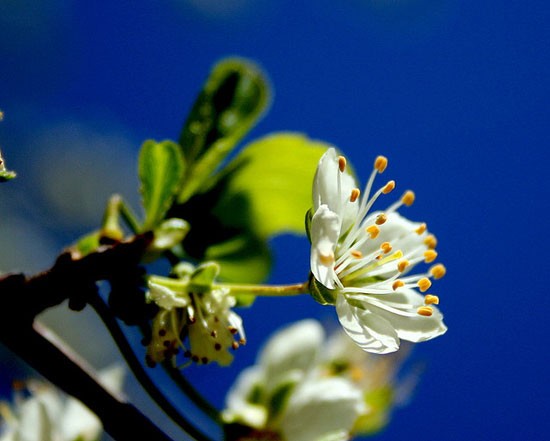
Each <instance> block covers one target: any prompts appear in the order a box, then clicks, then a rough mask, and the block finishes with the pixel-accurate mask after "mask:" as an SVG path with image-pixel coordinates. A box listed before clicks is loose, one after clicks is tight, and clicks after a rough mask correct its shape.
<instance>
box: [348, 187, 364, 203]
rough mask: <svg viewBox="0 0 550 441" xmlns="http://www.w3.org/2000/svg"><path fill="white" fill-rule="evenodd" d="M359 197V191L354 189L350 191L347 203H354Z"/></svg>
mask: <svg viewBox="0 0 550 441" xmlns="http://www.w3.org/2000/svg"><path fill="white" fill-rule="evenodd" d="M359 196H361V190H359V189H358V188H354V189H353V190H351V195H350V197H349V201H350V202H355V201H356V200H357V199H359Z"/></svg>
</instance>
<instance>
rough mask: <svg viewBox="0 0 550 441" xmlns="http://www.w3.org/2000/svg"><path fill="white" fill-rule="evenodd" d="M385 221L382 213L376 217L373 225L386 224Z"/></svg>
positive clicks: (385, 218)
mask: <svg viewBox="0 0 550 441" xmlns="http://www.w3.org/2000/svg"><path fill="white" fill-rule="evenodd" d="M387 220H388V217H387V216H386V215H385V214H384V213H382V214H379V215H378V216H376V220H375V221H374V223H375V224H376V225H383V224H385V223H386V221H387Z"/></svg>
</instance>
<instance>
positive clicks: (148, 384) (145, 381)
mask: <svg viewBox="0 0 550 441" xmlns="http://www.w3.org/2000/svg"><path fill="white" fill-rule="evenodd" d="M89 303H90V305H91V306H92V307H93V308H94V310H95V311H96V313H97V314H98V315H99V317H100V318H101V319H102V320H103V323H104V324H105V326H106V327H107V329H108V330H109V332H110V333H111V336H112V337H113V340H114V341H115V343H116V344H117V346H118V348H119V350H120V352H121V353H122V355H123V357H124V358H125V360H126V363H127V364H128V366H129V367H130V369H131V370H132V372H133V374H134V375H135V377H136V379H137V380H138V381H139V383H140V384H141V386H142V387H143V388H144V389H145V390H146V391H147V393H148V394H149V396H150V397H151V398H152V399H153V400H154V401H155V402H156V403H157V404H158V405H159V407H160V408H161V409H162V410H163V411H164V412H165V413H166V414H167V415H168V416H169V417H170V418H171V419H172V421H174V422H175V423H176V424H177V425H178V426H180V427H181V428H182V429H183V430H184V431H185V432H186V433H188V434H189V435H191V436H192V437H193V439H194V440H197V441H211V440H210V438H209V437H207V436H206V435H204V434H203V433H202V432H201V431H199V430H198V429H197V428H196V427H195V426H194V425H193V424H192V423H191V422H190V421H189V420H188V419H187V418H186V417H185V416H184V415H183V414H182V413H180V412H179V411H178V409H177V408H176V407H175V406H174V405H173V404H172V403H171V402H170V401H169V400H168V399H167V398H166V397H165V395H164V393H163V392H162V391H161V390H160V389H159V388H158V387H157V385H156V384H155V383H154V382H153V380H152V379H151V378H150V377H149V375H148V373H147V372H146V371H145V369H144V368H143V366H142V364H141V363H140V361H139V360H138V358H137V357H136V355H135V353H134V351H133V350H132V348H131V347H130V344H129V343H128V341H127V340H126V337H125V335H124V333H123V331H122V329H121V328H120V326H119V324H118V322H117V320H116V318H115V317H114V316H113V315H112V314H111V311H110V310H109V308H108V306H107V305H106V304H105V302H104V301H103V299H102V298H101V297H100V296H99V294H97V295H95V296H94V297H91V298H90V299H89Z"/></svg>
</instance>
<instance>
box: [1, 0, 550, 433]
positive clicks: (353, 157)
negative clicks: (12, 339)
mask: <svg viewBox="0 0 550 441" xmlns="http://www.w3.org/2000/svg"><path fill="white" fill-rule="evenodd" d="M221 3H228V2H219V1H214V0H188V1H184V0H161V1H157V2H149V1H144V0H133V1H132V2H107V1H99V2H83V1H65V0H52V1H50V2H47V5H46V2H34V4H33V2H24V3H23V2H16V1H13V2H2V4H1V5H0V85H1V87H0V108H1V109H2V110H3V111H4V113H5V119H4V121H3V122H2V123H1V124H0V144H1V147H2V151H3V153H4V156H5V157H6V159H7V162H8V165H9V166H10V168H13V169H15V170H17V171H18V172H19V178H18V179H17V180H16V181H14V182H12V183H10V184H5V185H3V186H2V188H1V194H0V204H1V205H0V207H1V208H0V209H1V213H2V217H1V218H0V244H1V246H0V248H1V249H2V250H3V251H2V253H0V254H1V256H0V264H1V266H0V268H1V269H2V270H11V269H15V268H18V269H23V270H29V271H34V270H37V269H41V268H44V267H46V266H48V265H49V264H51V262H52V259H53V257H54V255H55V253H56V252H57V251H58V250H59V249H60V248H61V247H62V246H63V245H64V244H66V243H68V242H70V241H71V240H74V238H76V237H77V236H78V235H79V234H81V233H83V232H85V231H87V230H89V229H90V228H93V227H94V226H96V225H97V223H98V222H99V220H100V217H101V206H102V204H103V203H104V201H105V200H106V198H107V197H108V195H109V194H111V193H113V192H115V191H118V192H122V193H123V194H125V196H126V197H127V198H128V199H129V200H130V201H133V202H134V203H137V202H136V201H137V196H136V186H137V184H136V183H137V180H136V177H135V157H136V154H137V151H138V149H139V146H140V144H141V142H142V140H143V139H145V138H156V139H164V138H172V139H175V138H176V137H177V136H178V134H179V130H180V127H181V124H182V122H183V120H184V118H185V116H186V114H187V111H188V110H189V108H190V106H191V104H192V102H193V100H194V98H195V96H196V94H197V92H198V90H199V87H200V85H201V84H202V82H203V80H204V78H205V76H206V74H207V72H208V71H209V69H210V67H211V65H212V64H213V63H214V62H215V61H216V60H218V59H219V58H221V57H224V56H227V55H240V56H244V57H249V58H251V59H253V60H255V61H257V62H258V63H259V64H260V65H262V66H263V68H264V69H265V71H266V72H267V73H268V74H269V76H270V78H271V82H272V84H273V87H274V90H275V96H274V101H273V105H272V108H271V110H270V112H269V113H268V115H267V116H266V117H265V118H264V119H263V120H262V121H261V122H260V124H259V125H258V126H257V127H256V128H255V129H254V130H253V132H252V133H251V135H250V137H249V139H252V138H253V137H256V136H260V135H263V134H267V133H269V132H273V131H280V130H293V131H299V132H304V133H306V134H308V135H309V136H311V137H313V138H317V139H321V140H325V141H328V142H331V143H334V144H335V145H337V146H338V147H339V148H341V149H342V150H343V151H345V152H346V154H347V156H348V158H349V160H350V161H351V162H352V163H353V164H354V166H355V168H356V170H357V171H358V174H359V176H360V177H361V178H362V179H363V181H364V179H366V177H367V176H368V173H369V172H370V169H371V164H372V160H373V158H374V157H375V156H376V155H378V154H384V155H385V156H387V157H388V158H389V159H390V167H389V169H388V172H387V175H388V176H389V175H390V174H391V176H392V177H393V178H395V179H396V181H397V183H398V185H400V187H401V188H402V189H403V188H409V187H410V188H413V189H414V190H415V192H416V195H417V202H416V203H415V205H414V206H413V207H411V208H410V209H408V210H407V215H408V216H409V217H410V218H413V219H416V220H426V221H427V222H428V224H429V227H430V229H431V230H432V231H433V232H434V233H435V234H436V235H437V236H438V239H439V243H440V245H439V247H438V249H439V252H440V256H441V258H442V261H443V262H444V263H445V264H446V266H447V268H448V275H447V276H446V278H444V279H443V280H442V281H441V282H439V283H438V284H437V293H438V294H439V295H440V297H441V300H442V303H441V309H442V310H443V312H444V313H445V316H446V323H447V325H448V326H449V332H448V333H447V335H446V336H444V337H442V338H440V339H437V340H435V341H432V342H429V343H425V344H422V345H419V346H418V348H417V349H416V350H415V357H416V359H418V360H422V361H424V362H426V363H427V368H426V371H425V374H424V376H423V378H422V380H421V382H420V385H419V387H418V388H417V390H416V393H415V396H414V398H413V401H412V402H411V404H410V405H409V406H408V407H406V408H404V409H402V410H399V411H398V412H396V413H395V415H394V420H393V423H392V424H391V425H390V426H389V427H388V429H387V430H386V431H385V432H383V433H382V434H380V435H378V436H377V437H376V438H375V439H377V440H402V439H403V440H405V439H411V438H412V439H423V440H424V441H431V440H438V441H441V440H443V441H452V440H465V439H476V440H504V439H505V440H525V439H530V440H543V439H547V438H548V432H549V429H550V423H549V420H548V417H547V415H548V410H549V406H548V397H549V392H550V391H549V387H548V385H549V381H548V380H549V378H548V373H547V372H548V362H549V357H548V319H547V315H548V310H549V308H550V301H549V295H548V281H547V277H546V276H547V270H546V269H545V268H546V265H545V264H546V263H547V262H546V261H544V260H543V259H544V258H546V252H547V250H548V245H549V242H548V238H547V236H546V234H545V233H544V231H545V230H544V228H546V227H547V224H548V221H547V219H548V218H547V209H548V204H549V188H548V184H547V183H546V177H547V168H548V165H549V155H548V153H547V147H548V144H549V132H548V122H549V116H550V112H549V106H548V102H549V98H550V88H549V85H550V82H549V81H548V78H549V77H550V61H549V50H548V46H549V36H550V32H549V30H548V23H549V21H550V6H548V3H547V2H544V1H542V0H535V1H530V2H515V1H504V2H502V1H498V2H497V1H494V0H490V1H487V2H477V1H469V0H462V1H458V0H440V1H429V0H393V1H391V0H387V1H384V0H341V1H339V2H334V1H328V0H318V1H304V2H291V1H271V0H257V1H248V0H237V1H234V2H231V3H232V4H231V5H226V6H221V5H220V4H221ZM90 183H91V185H90ZM77 201H78V205H77ZM52 208H53V209H52ZM273 244H274V247H275V252H276V256H277V262H276V267H275V270H274V273H273V277H272V280H273V281H276V282H281V283H283V282H295V281H301V280H302V279H303V278H304V275H305V274H307V271H308V259H309V257H308V254H309V249H308V244H307V242H306V241H305V239H297V238H293V237H282V238H278V239H276V240H274V241H273ZM333 313H334V311H333V310H331V309H329V308H322V307H320V306H317V305H315V304H313V302H312V301H311V300H310V299H307V298H303V299H302V298H300V299H290V300H273V299H269V300H268V299H264V300H260V301H258V302H257V304H256V305H255V306H254V308H253V309H252V310H250V311H246V312H244V313H243V316H244V317H245V320H246V327H247V330H248V337H249V340H250V345H249V346H248V347H247V348H246V349H243V350H242V352H241V351H240V352H241V353H240V354H239V357H238V358H237V361H236V363H235V366H234V367H232V368H231V369H228V370H227V371H224V372H222V373H220V370H219V369H217V370H216V369H210V368H208V369H207V370H205V373H204V374H203V373H202V372H201V373H200V375H198V374H195V373H193V377H194V378H195V380H196V381H197V382H198V384H199V386H200V387H201V388H204V391H205V393H206V394H207V395H209V396H211V397H213V399H214V400H216V401H217V402H218V404H221V402H222V397H223V394H224V392H223V391H225V389H226V388H227V387H228V385H229V384H230V382H231V381H232V378H234V376H235V375H236V372H237V371H238V369H240V368H242V367H243V366H246V365H248V364H250V363H251V362H252V361H253V359H254V355H255V354H254V349H255V348H256V347H257V345H258V344H259V343H260V342H261V341H262V339H263V336H264V335H267V334H268V333H269V332H271V331H272V330H273V329H275V328H276V327H278V326H279V325H280V324H282V323H284V322H288V321H292V320H295V319H298V318H302V317H307V316H310V315H312V314H313V315H315V316H317V317H319V318H321V319H323V320H325V319H328V318H330V317H332V315H333ZM84 317H86V316H85V315H84ZM68 320H70V319H68ZM73 320H74V319H73ZM67 323H70V322H67ZM68 326H69V325H68ZM72 334H74V333H72ZM95 335H96V334H94V336H95ZM91 340H95V338H94V339H91ZM89 343H90V346H92V349H90V350H91V352H92V354H91V355H90V357H91V358H92V359H93V360H96V361H98V362H100V363H101V362H104V363H106V362H107V361H110V359H111V358H113V357H114V355H113V354H115V352H113V350H112V349H110V350H103V349H102V348H101V347H98V348H96V349H93V347H94V345H93V344H92V343H93V342H89ZM94 351H95V352H94ZM102 354H103V355H104V358H102ZM105 354H107V355H105ZM0 369H1V375H0V378H1V380H2V387H3V388H6V385H7V384H9V381H10V378H11V377H12V376H13V375H17V374H20V373H21V371H20V370H19V369H20V368H18V367H17V366H16V365H15V364H14V361H13V360H12V359H11V358H10V357H9V355H8V354H6V353H2V359H1V360H0ZM4 390H5V389H4Z"/></svg>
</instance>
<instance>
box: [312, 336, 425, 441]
mask: <svg viewBox="0 0 550 441" xmlns="http://www.w3.org/2000/svg"><path fill="white" fill-rule="evenodd" d="M411 348H412V345H410V344H409V345H401V347H400V348H399V350H398V351H396V352H393V353H391V354H385V355H379V354H371V353H369V352H366V351H363V350H362V349H361V348H360V347H359V346H357V345H356V344H355V343H354V342H353V340H351V339H350V338H348V336H347V335H346V334H345V333H344V332H343V331H342V330H337V331H336V332H334V333H332V334H331V335H330V337H329V339H328V341H327V343H326V345H325V346H324V351H323V360H322V362H321V365H322V366H323V368H322V371H323V373H324V374H325V375H329V376H338V377H342V378H345V379H347V380H349V381H350V382H352V383H353V384H354V385H355V386H356V387H357V388H358V389H359V390H361V392H362V394H363V399H364V402H365V405H366V410H365V412H364V413H363V414H362V415H361V416H360V417H359V419H358V420H357V421H356V423H355V426H354V428H353V433H354V434H358V435H369V434H373V433H376V432H379V431H380V430H382V429H383V428H384V427H385V426H386V425H387V424H388V423H389V420H390V416H391V413H392V411H393V410H394V409H395V408H397V407H400V406H404V405H405V404H407V402H408V401H409V399H410V397H411V395H412V392H413V389H414V388H415V387H416V385H417V383H418V380H419V375H420V374H419V365H415V366H412V367H411V368H407V369H406V370H405V373H402V372H400V371H401V370H402V366H403V364H404V362H405V361H406V360H407V358H408V356H409V354H410V349H411Z"/></svg>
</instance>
